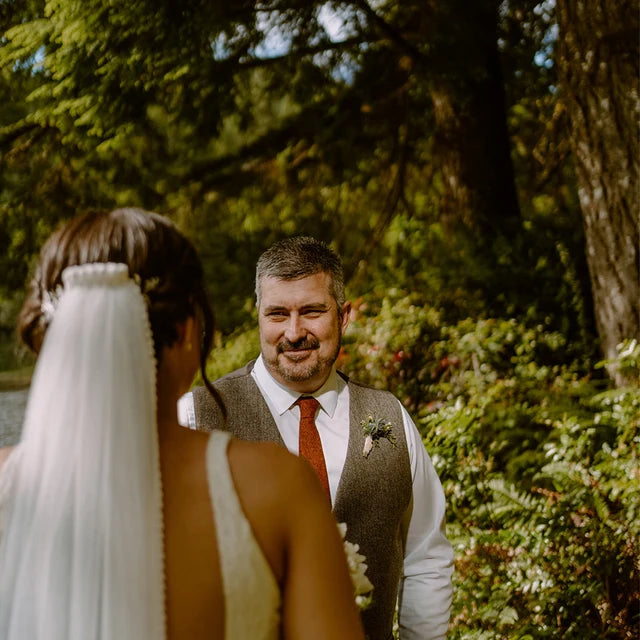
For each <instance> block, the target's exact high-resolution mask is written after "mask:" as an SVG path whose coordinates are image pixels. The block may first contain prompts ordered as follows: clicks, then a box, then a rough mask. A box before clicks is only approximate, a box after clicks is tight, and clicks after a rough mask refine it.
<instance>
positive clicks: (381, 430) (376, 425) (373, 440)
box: [360, 415, 396, 458]
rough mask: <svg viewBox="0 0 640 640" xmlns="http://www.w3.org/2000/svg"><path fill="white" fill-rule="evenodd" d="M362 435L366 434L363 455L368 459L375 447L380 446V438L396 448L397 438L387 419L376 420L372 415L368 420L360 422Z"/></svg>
mask: <svg viewBox="0 0 640 640" xmlns="http://www.w3.org/2000/svg"><path fill="white" fill-rule="evenodd" d="M360 425H361V426H362V433H364V448H363V449H362V455H363V456H364V457H365V458H367V457H369V454H370V453H371V449H373V445H374V444H375V446H376V447H379V446H380V442H379V440H380V438H386V439H387V440H388V441H389V442H390V443H391V444H392V445H393V446H394V447H395V446H396V437H395V436H394V435H393V433H392V432H391V422H389V420H387V419H386V418H376V417H374V416H372V415H369V416H367V419H366V420H362V422H360Z"/></svg>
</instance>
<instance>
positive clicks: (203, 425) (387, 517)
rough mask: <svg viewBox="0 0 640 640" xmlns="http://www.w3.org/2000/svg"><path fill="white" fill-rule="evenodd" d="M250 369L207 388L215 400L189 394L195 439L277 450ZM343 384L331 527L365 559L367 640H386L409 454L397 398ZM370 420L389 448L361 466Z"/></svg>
mask: <svg viewBox="0 0 640 640" xmlns="http://www.w3.org/2000/svg"><path fill="white" fill-rule="evenodd" d="M252 368H253V362H250V363H249V364H248V365H247V366H245V367H243V368H242V369H238V370H237V371H234V372H233V373H230V374H228V375H227V376H225V377H223V378H220V379H219V380H217V381H216V382H215V383H214V387H215V389H216V391H218V393H219V394H220V398H219V399H216V398H214V397H213V396H212V395H211V394H210V393H209V392H208V391H207V389H206V388H205V387H198V388H196V389H194V391H193V396H194V406H195V417H196V425H197V427H198V429H200V430H202V431H210V430H212V429H216V428H220V429H224V430H227V431H230V432H232V433H233V434H234V435H235V436H236V437H238V438H241V439H243V440H253V441H260V442H265V441H269V442H277V443H279V444H281V445H282V446H284V442H283V441H282V437H281V436H280V432H279V431H278V427H277V426H276V423H275V421H274V420H273V417H272V416H271V412H270V411H269V407H268V406H267V404H266V402H265V401H264V398H263V397H262V394H261V393H260V390H259V389H258V387H257V385H256V383H255V381H254V380H253V377H252V376H251V369H252ZM340 375H342V374H340ZM343 377H344V378H345V379H347V378H346V376H343ZM347 381H348V384H349V404H350V425H349V431H350V433H349V444H348V448H347V457H346V460H345V465H344V469H343V471H342V476H341V478H340V482H339V485H338V492H337V495H336V499H335V504H334V507H333V511H334V515H335V517H336V520H337V521H338V522H346V523H347V539H348V540H349V541H350V542H353V543H355V544H359V545H360V552H361V553H363V554H364V555H365V556H366V562H367V565H368V568H367V576H368V577H369V579H370V580H371V582H372V583H373V585H374V592H373V604H372V605H371V607H369V608H368V609H367V610H366V611H364V612H363V614H362V620H363V623H364V627H365V632H366V634H367V638H369V639H370V640H388V639H389V638H391V635H392V625H393V616H394V612H395V605H396V599H397V595H398V583H399V580H400V577H401V575H402V565H403V558H404V540H403V535H402V531H403V528H402V525H403V517H404V516H405V514H406V513H407V509H408V507H409V505H410V502H411V494H412V491H411V487H412V484H411V468H410V463H409V453H408V450H407V443H406V438H405V433H404V427H403V422H402V413H401V410H400V406H399V404H398V401H397V400H396V398H395V397H394V396H393V395H392V394H391V393H389V392H387V391H380V390H377V389H372V388H370V387H366V386H364V385H361V384H358V383H356V382H354V381H352V380H349V379H347ZM222 407H224V409H222ZM225 413H226V416H225ZM370 414H375V415H376V416H378V417H385V418H387V419H388V420H390V421H391V424H392V425H393V427H394V429H393V433H394V435H395V437H396V446H395V447H393V446H392V445H391V443H390V442H389V441H388V440H386V439H384V438H382V439H380V440H379V444H380V446H378V447H373V449H372V450H371V453H370V454H369V456H368V457H367V458H365V457H363V455H362V449H363V447H364V434H363V432H362V427H361V425H360V421H361V420H365V419H366V418H367V416H368V415H370Z"/></svg>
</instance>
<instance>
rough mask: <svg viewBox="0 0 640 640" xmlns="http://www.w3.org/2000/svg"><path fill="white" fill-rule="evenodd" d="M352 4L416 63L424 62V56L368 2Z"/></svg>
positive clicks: (364, 0) (362, 1)
mask: <svg viewBox="0 0 640 640" xmlns="http://www.w3.org/2000/svg"><path fill="white" fill-rule="evenodd" d="M352 2H353V4H354V5H355V6H356V7H358V8H360V9H361V10H362V11H363V12H364V13H365V15H366V16H367V17H368V18H369V20H371V22H372V23H373V25H374V26H375V27H376V28H377V29H378V30H379V31H380V32H381V33H383V34H384V35H385V36H386V37H387V38H389V40H391V41H392V42H394V43H395V44H396V45H398V47H400V49H402V51H403V52H404V53H405V54H406V55H408V56H409V57H410V58H411V59H412V60H413V61H414V62H416V63H419V62H422V61H423V59H424V56H423V54H422V53H421V52H420V50H419V49H417V48H416V47H414V46H413V45H412V44H411V43H410V42H407V41H406V40H405V39H404V38H403V37H402V35H401V34H400V32H399V31H398V30H397V29H395V28H394V27H392V26H391V25H390V24H389V23H388V22H387V21H386V20H385V19H384V18H382V17H380V16H379V15H378V14H377V13H376V11H375V10H374V9H372V8H371V6H370V5H369V3H368V2H367V0H352Z"/></svg>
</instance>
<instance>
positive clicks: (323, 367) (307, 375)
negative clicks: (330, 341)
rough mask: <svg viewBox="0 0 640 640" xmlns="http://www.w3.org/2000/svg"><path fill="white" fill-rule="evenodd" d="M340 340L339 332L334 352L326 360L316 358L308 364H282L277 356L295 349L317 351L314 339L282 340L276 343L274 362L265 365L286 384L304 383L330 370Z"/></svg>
mask: <svg viewBox="0 0 640 640" xmlns="http://www.w3.org/2000/svg"><path fill="white" fill-rule="evenodd" d="M341 338H342V335H341V332H339V333H338V340H337V342H336V348H335V351H334V353H332V354H331V355H330V356H329V357H328V358H320V357H318V358H317V359H316V360H315V361H314V362H311V363H309V364H306V363H304V362H301V363H295V362H294V363H291V362H284V363H283V362H282V361H281V360H280V358H279V357H278V356H279V355H281V354H282V353H284V352H285V351H295V350H296V349H318V348H319V346H320V344H319V342H318V340H317V339H316V338H314V337H311V338H303V339H301V340H298V341H297V342H290V341H289V340H286V339H284V340H282V341H281V342H280V343H278V346H277V352H278V355H277V356H276V358H275V360H274V361H272V362H269V363H266V364H267V365H268V368H271V369H273V370H275V371H277V372H278V374H279V376H280V377H281V378H282V379H283V380H286V381H287V382H305V381H307V380H310V379H312V378H313V377H315V376H316V375H318V374H319V373H321V372H323V371H328V370H329V369H331V367H332V366H333V363H334V362H335V361H336V360H337V359H338V354H339V353H340V343H341Z"/></svg>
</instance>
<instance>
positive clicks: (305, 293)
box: [260, 271, 331, 301]
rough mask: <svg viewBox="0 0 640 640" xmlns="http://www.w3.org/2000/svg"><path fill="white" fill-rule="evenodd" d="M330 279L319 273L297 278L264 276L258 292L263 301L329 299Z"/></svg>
mask: <svg viewBox="0 0 640 640" xmlns="http://www.w3.org/2000/svg"><path fill="white" fill-rule="evenodd" d="M330 289H331V277H330V275H329V274H328V273H326V272H324V271H319V272H317V273H313V274H311V275H307V276H301V277H299V278H278V277H275V276H264V277H263V278H262V279H261V280H260V292H261V298H262V299H263V301H265V299H272V298H287V297H294V298H295V299H296V300H299V299H311V298H321V299H325V298H330V297H331V291H330Z"/></svg>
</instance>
